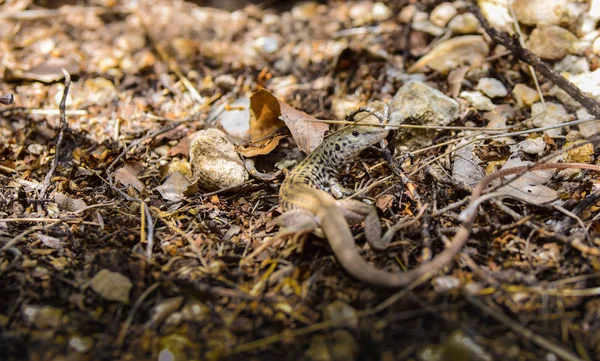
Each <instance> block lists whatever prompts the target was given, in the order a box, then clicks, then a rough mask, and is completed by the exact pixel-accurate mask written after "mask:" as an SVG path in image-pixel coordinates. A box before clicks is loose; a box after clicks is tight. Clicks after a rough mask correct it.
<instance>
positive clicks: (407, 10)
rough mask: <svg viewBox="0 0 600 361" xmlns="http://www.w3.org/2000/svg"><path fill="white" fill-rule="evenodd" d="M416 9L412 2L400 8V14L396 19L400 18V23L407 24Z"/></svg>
mask: <svg viewBox="0 0 600 361" xmlns="http://www.w3.org/2000/svg"><path fill="white" fill-rule="evenodd" d="M417 11H418V9H417V7H416V6H415V5H414V4H411V5H407V6H405V7H403V8H402V10H400V14H398V20H400V22H401V23H402V24H408V23H410V21H411V20H412V18H413V16H414V15H415V14H416V13H417Z"/></svg>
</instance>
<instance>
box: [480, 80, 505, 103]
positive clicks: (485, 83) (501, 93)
mask: <svg viewBox="0 0 600 361" xmlns="http://www.w3.org/2000/svg"><path fill="white" fill-rule="evenodd" d="M476 89H477V90H479V91H481V92H482V93H484V94H485V95H487V96H488V97H490V98H497V97H505V96H506V95H507V94H508V91H506V88H505V87H504V84H502V82H501V81H500V80H498V79H494V78H481V79H479V83H477V88H476Z"/></svg>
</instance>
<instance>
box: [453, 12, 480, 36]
mask: <svg viewBox="0 0 600 361" xmlns="http://www.w3.org/2000/svg"><path fill="white" fill-rule="evenodd" d="M479 26H480V25H479V20H477V18H476V17H475V15H473V14H471V13H464V14H460V15H457V16H455V17H454V18H453V19H452V20H450V23H449V24H448V29H450V30H452V32H454V33H455V34H473V33H476V32H477V31H478V30H479Z"/></svg>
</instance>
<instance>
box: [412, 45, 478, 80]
mask: <svg viewBox="0 0 600 361" xmlns="http://www.w3.org/2000/svg"><path fill="white" fill-rule="evenodd" d="M489 51H490V48H489V46H488V44H487V43H486V42H485V40H484V39H483V36H481V35H465V36H459V37H456V38H452V39H449V40H446V41H444V42H442V43H440V44H438V45H436V46H435V47H434V48H433V49H431V51H430V52H429V53H427V55H425V56H423V57H422V58H421V59H419V60H418V61H417V62H416V63H414V64H413V66H411V67H410V68H409V69H408V72H409V73H416V72H420V71H423V70H424V68H425V67H428V68H430V69H433V70H437V71H438V72H440V73H442V74H446V73H448V71H450V70H452V69H455V68H457V67H459V66H461V65H464V64H469V65H471V64H476V63H480V62H482V61H483V59H484V58H485V57H486V56H487V55H488V53H489Z"/></svg>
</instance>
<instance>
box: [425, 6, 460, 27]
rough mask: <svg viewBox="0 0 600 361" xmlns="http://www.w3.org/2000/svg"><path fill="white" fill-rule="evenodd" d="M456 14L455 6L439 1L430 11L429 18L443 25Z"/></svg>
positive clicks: (436, 23)
mask: <svg viewBox="0 0 600 361" xmlns="http://www.w3.org/2000/svg"><path fill="white" fill-rule="evenodd" d="M454 15H456V8H455V7H454V6H453V5H452V3H441V4H440V5H438V6H436V7H435V9H433V10H432V11H431V14H430V15H429V20H430V21H431V22H432V23H433V24H434V25H437V26H439V27H442V28H443V27H445V26H446V25H447V24H448V22H449V21H450V19H452V18H453V17H454Z"/></svg>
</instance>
